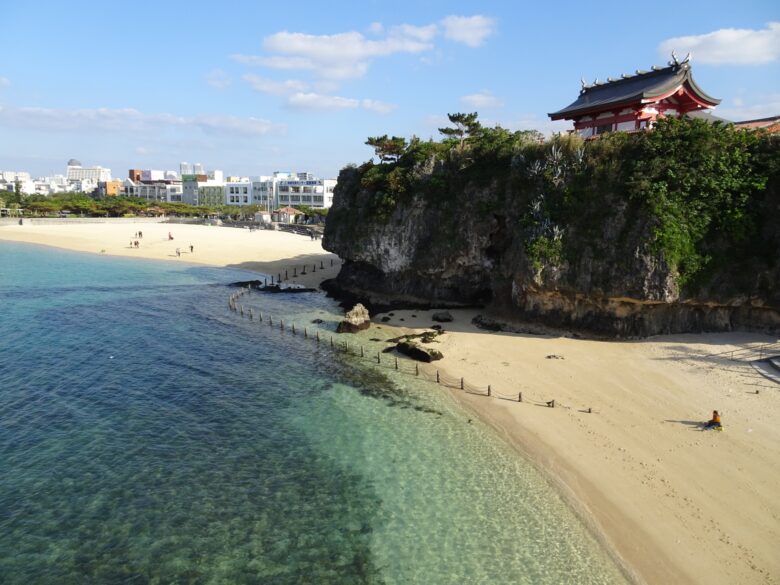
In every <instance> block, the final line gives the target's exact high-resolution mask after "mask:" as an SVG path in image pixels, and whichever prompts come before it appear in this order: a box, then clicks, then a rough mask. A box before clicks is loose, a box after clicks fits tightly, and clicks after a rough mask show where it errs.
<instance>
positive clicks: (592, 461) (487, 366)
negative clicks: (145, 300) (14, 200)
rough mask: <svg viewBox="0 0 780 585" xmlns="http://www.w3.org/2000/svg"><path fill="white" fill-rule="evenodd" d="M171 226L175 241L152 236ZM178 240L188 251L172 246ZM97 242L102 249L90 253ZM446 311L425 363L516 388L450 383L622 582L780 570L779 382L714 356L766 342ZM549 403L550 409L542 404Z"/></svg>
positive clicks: (232, 258)
mask: <svg viewBox="0 0 780 585" xmlns="http://www.w3.org/2000/svg"><path fill="white" fill-rule="evenodd" d="M155 225H156V226H157V227H156V229H155V227H154V226H155ZM131 228H132V229H131ZM139 228H140V229H141V230H142V231H143V232H144V236H145V237H144V239H143V240H144V241H142V247H141V248H140V249H131V248H130V247H129V246H127V242H128V241H129V239H130V238H129V237H127V235H126V234H125V232H126V231H128V230H130V231H131V235H132V231H133V230H137V229H139ZM168 231H171V232H173V233H174V234H175V235H176V240H174V241H173V242H169V241H167V238H165V237H164V236H166V235H167V233H168ZM68 232H70V233H68ZM2 240H9V241H19V242H26V243H33V244H38V245H45V246H49V247H56V248H60V249H69V250H75V251H80V252H89V253H95V254H100V253H101V252H100V250H101V249H102V250H105V252H104V253H105V254H107V255H113V256H122V257H136V258H138V257H142V258H147V259H153V260H165V261H170V262H186V263H187V264H189V265H208V266H215V267H227V268H236V269H244V270H249V271H254V272H263V273H266V274H273V273H278V271H283V270H284V267H285V266H292V265H295V264H302V263H307V262H319V261H320V260H322V261H323V262H327V264H329V262H328V259H329V258H331V257H334V256H333V255H331V254H328V253H327V252H325V251H324V250H323V249H322V247H321V242H320V241H319V240H317V241H309V240H308V239H307V238H305V237H302V236H297V235H293V234H288V233H284V232H273V231H258V232H251V233H250V232H249V231H248V230H240V229H235V228H230V229H228V228H221V227H216V226H187V225H183V224H150V225H148V226H147V225H145V224H136V225H133V226H128V225H126V224H125V225H121V224H120V225H117V224H110V223H109V224H106V225H105V226H103V227H100V228H97V229H96V225H95V224H83V225H78V226H72V225H68V226H62V225H59V226H45V227H44V226H23V227H22V226H19V227H18V228H17V226H0V241H2ZM190 241H192V242H194V243H195V246H196V248H195V253H194V254H193V255H192V256H193V257H192V258H184V257H182V258H177V257H176V256H175V255H173V254H172V251H173V250H175V247H176V245H179V246H180V247H182V248H183V247H184V246H185V245H187V244H188V243H189V242H190ZM101 242H105V243H106V244H107V245H104V246H102V247H101V248H98V247H97V245H98V244H99V243H101ZM147 242H149V245H148V246H147V245H146V243H147ZM199 252H200V253H199ZM184 256H185V257H186V256H189V254H185V255H184ZM196 256H197V258H196ZM258 258H259V260H258ZM317 266H319V265H317ZM327 268H328V269H326V270H319V269H318V270H317V272H316V273H314V272H308V274H307V275H306V277H304V278H301V277H300V276H299V277H298V278H297V279H293V278H291V279H290V281H291V282H297V283H300V284H304V285H306V286H319V284H320V283H321V282H322V281H323V280H325V279H327V278H331V277H333V276H335V274H336V273H337V271H338V269H339V264H338V263H336V264H335V265H334V266H333V268H332V269H330V266H327ZM431 312H432V311H431V310H425V309H420V310H403V311H402V310H398V311H393V312H392V313H393V317H391V318H390V321H388V322H381V317H382V314H381V313H380V314H378V315H374V316H373V318H372V324H373V325H374V327H373V328H372V329H369V330H368V331H371V334H372V335H375V334H377V331H376V325H378V324H379V323H380V322H381V326H382V334H381V336H380V337H382V338H389V337H396V336H399V335H403V334H405V333H415V332H420V331H422V330H425V329H428V328H430V325H431V324H432V321H431V319H430V314H431ZM450 312H451V313H452V314H453V315H454V317H455V321H454V322H452V323H444V324H443V326H444V328H445V330H446V334H445V335H443V336H442V337H441V338H440V343H441V345H440V346H436V347H440V348H441V350H442V351H443V353H444V355H445V359H444V360H442V361H440V362H436V363H435V365H436V366H440V367H441V368H442V369H444V370H446V371H447V372H449V373H450V374H452V375H457V376H458V377H459V376H464V377H466V378H467V379H468V380H470V381H477V380H483V381H486V383H487V382H492V383H494V384H496V383H497V384H498V386H497V388H498V389H499V391H503V392H507V391H509V390H513V391H518V390H520V391H522V392H523V393H524V399H525V401H524V403H523V404H518V403H516V402H508V401H505V400H497V399H495V398H487V397H484V396H478V395H472V394H466V393H463V392H460V391H458V390H448V392H449V393H450V395H451V396H452V398H453V399H454V400H455V401H456V402H457V403H458V404H459V405H461V406H462V407H463V408H464V409H465V410H467V411H468V412H471V413H474V415H475V417H477V418H479V419H480V420H482V421H483V422H485V424H487V425H488V426H490V427H491V428H492V429H493V430H494V431H495V432H496V434H497V438H498V439H499V440H503V441H505V442H506V443H508V444H509V445H510V446H511V447H512V448H513V449H514V450H515V451H516V452H518V453H519V454H520V456H522V457H524V458H525V459H527V460H528V461H530V462H532V463H533V464H534V465H535V466H536V467H537V468H538V469H540V471H542V473H543V474H544V476H545V477H547V478H548V481H549V482H550V484H551V485H552V487H553V488H554V489H555V490H556V492H557V493H559V494H560V495H561V497H562V498H563V499H564V501H566V502H567V504H568V505H569V507H570V508H571V509H572V510H574V512H575V513H576V514H577V515H578V516H579V517H580V519H581V520H582V521H583V523H584V524H585V526H586V527H587V528H588V529H589V531H590V532H591V533H592V534H593V535H594V536H595V537H596V539H597V541H598V542H599V543H600V544H601V545H602V546H603V547H604V549H605V550H606V551H607V553H608V554H609V555H610V556H611V557H612V558H613V560H615V562H616V564H617V565H618V566H619V567H620V568H621V569H622V571H623V573H624V574H625V575H626V576H627V578H629V579H630V580H631V581H633V582H635V583H707V584H711V583H724V584H725V583H733V582H739V583H762V584H763V583H767V584H769V583H773V582H776V581H777V580H778V579H779V578H780V560H777V559H774V558H773V556H772V552H773V551H774V550H776V549H780V502H778V501H774V500H773V495H774V492H775V491H776V486H777V485H780V427H778V425H777V424H776V421H777V420H778V419H780V394H778V392H780V386H779V385H777V384H774V383H772V382H770V381H768V380H758V379H756V378H755V377H754V376H753V374H755V372H753V371H752V368H750V366H749V365H748V364H747V363H746V362H744V361H741V362H739V361H737V362H728V361H727V360H726V359H721V358H719V357H718V355H723V354H724V352H728V351H729V348H732V349H733V348H742V347H745V344H748V343H756V342H757V341H761V340H764V341H772V340H774V338H771V337H769V336H766V335H761V334H749V333H728V334H696V335H676V336H664V337H657V338H650V339H647V340H642V341H610V342H606V341H598V340H585V339H571V338H566V337H557V336H555V335H526V334H516V333H502V332H487V331H484V330H480V329H477V328H476V327H475V326H473V325H472V324H471V318H472V317H473V315H474V314H476V312H477V311H475V310H468V309H450ZM778 353H780V350H779V351H778ZM551 355H559V357H560V358H562V359H548V358H547V356H551ZM713 356H715V357H713ZM756 384H758V385H759V386H760V389H761V394H760V395H755V394H754V388H753V386H754V385H756ZM550 399H555V400H556V401H557V405H556V408H554V409H550V408H543V406H544V401H545V400H550ZM590 407H593V412H592V413H586V412H584V409H587V408H590ZM713 408H718V409H719V410H721V411H722V412H723V414H724V425H725V427H726V431H725V432H723V433H715V432H709V433H699V432H698V431H696V432H695V433H694V432H693V431H694V430H695V428H694V427H693V426H692V425H693V423H695V421H700V420H706V417H707V416H708V415H709V413H710V412H711V410H712V409H713ZM743 472H744V475H743Z"/></svg>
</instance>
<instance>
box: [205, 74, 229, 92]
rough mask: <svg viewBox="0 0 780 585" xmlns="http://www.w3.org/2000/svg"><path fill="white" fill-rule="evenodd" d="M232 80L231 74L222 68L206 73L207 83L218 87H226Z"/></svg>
mask: <svg viewBox="0 0 780 585" xmlns="http://www.w3.org/2000/svg"><path fill="white" fill-rule="evenodd" d="M230 82H231V79H230V76H229V75H228V74H227V73H225V72H224V71H222V69H212V70H211V71H209V72H208V73H207V74H206V83H208V84H209V85H210V86H211V87H214V88H216V89H225V88H226V87H227V86H228V85H230Z"/></svg>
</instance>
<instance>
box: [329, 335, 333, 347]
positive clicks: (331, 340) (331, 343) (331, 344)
mask: <svg viewBox="0 0 780 585" xmlns="http://www.w3.org/2000/svg"><path fill="white" fill-rule="evenodd" d="M330 346H331V347H333V336H332V335H331V336H330Z"/></svg>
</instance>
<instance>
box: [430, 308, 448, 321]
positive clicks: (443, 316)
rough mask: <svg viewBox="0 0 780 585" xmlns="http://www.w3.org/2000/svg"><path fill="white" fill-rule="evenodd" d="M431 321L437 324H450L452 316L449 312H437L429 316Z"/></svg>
mask: <svg viewBox="0 0 780 585" xmlns="http://www.w3.org/2000/svg"><path fill="white" fill-rule="evenodd" d="M431 319H432V320H433V321H436V322H438V323H450V322H451V321H452V315H451V314H450V312H449V311H439V312H438V313H434V314H433V315H431Z"/></svg>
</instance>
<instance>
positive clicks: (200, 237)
mask: <svg viewBox="0 0 780 585" xmlns="http://www.w3.org/2000/svg"><path fill="white" fill-rule="evenodd" d="M138 231H141V232H142V233H143V237H142V238H137V237H135V233H136V232H138ZM169 233H170V234H171V235H172V236H173V238H174V239H173V240H169V239H168V234H169ZM0 240H10V241H17V242H28V243H32V244H40V245H45V246H55V247H58V248H65V249H68V250H77V251H80V252H92V253H96V254H107V255H111V256H129V257H133V258H147V259H151V260H165V261H170V262H188V263H193V264H205V265H208V266H224V267H230V268H240V269H244V270H251V271H254V272H263V273H265V274H279V273H281V274H282V275H283V276H284V271H285V269H287V270H288V271H289V272H288V275H289V277H290V278H289V282H293V283H298V284H303V285H305V286H318V285H319V283H320V282H322V281H323V280H324V279H326V278H332V277H333V276H335V275H336V274H337V273H338V265H337V264H335V260H337V257H336V256H335V255H334V254H330V253H329V252H326V251H325V250H323V249H322V241H321V240H311V239H310V238H307V237H305V236H300V235H297V234H291V233H287V232H279V231H271V230H253V231H251V232H250V231H249V230H248V229H241V228H228V227H221V226H204V225H190V224H168V223H152V222H148V223H110V222H109V223H84V224H71V225H61V224H54V225H46V224H35V223H29V222H26V223H25V224H24V225H18V224H13V225H3V226H0ZM135 240H138V242H139V247H138V248H133V247H130V242H131V241H135ZM190 245H192V246H193V251H192V252H190ZM177 248H178V249H179V252H180V254H181V255H180V256H177V255H176V249H177ZM331 260H334V266H333V267H331V265H330V262H331ZM320 262H322V266H324V267H325V270H320ZM315 264H316V267H317V271H316V272H312V271H311V270H310V269H309V270H307V273H306V275H305V276H302V275H298V276H297V277H293V273H294V272H293V267H296V266H297V267H300V266H303V265H315ZM310 268H311V267H310Z"/></svg>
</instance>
